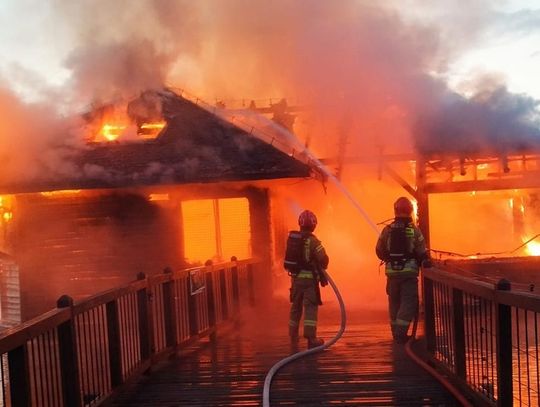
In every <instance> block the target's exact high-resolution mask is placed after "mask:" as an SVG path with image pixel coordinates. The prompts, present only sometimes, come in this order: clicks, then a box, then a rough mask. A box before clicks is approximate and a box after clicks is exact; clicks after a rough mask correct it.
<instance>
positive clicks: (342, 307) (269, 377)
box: [263, 271, 347, 407]
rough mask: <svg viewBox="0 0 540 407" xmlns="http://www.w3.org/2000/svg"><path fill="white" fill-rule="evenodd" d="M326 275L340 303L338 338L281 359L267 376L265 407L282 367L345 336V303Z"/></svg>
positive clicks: (267, 405) (264, 393)
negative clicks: (272, 385)
mask: <svg viewBox="0 0 540 407" xmlns="http://www.w3.org/2000/svg"><path fill="white" fill-rule="evenodd" d="M324 274H325V275H326V278H327V280H328V282H329V283H330V285H331V286H332V289H333V290H334V293H335V294H336V297H337V299H338V302H339V308H340V311H341V326H340V328H339V331H338V332H337V334H336V336H334V337H333V338H332V339H330V340H329V341H328V342H326V343H324V344H323V345H321V346H317V347H316V348H312V349H308V350H304V351H302V352H297V353H295V354H293V355H291V356H288V357H286V358H285V359H281V360H280V361H279V362H277V363H276V364H275V365H274V366H272V368H271V369H270V370H269V371H268V373H267V374H266V378H265V379H264V388H263V407H270V386H271V384H272V378H273V377H274V375H275V374H276V373H277V371H278V370H279V369H281V367H283V366H285V365H286V364H287V363H289V362H292V361H293V360H296V359H299V358H301V357H304V356H307V355H311V354H312V353H315V352H320V351H322V350H324V349H326V348H329V347H330V346H332V345H333V344H334V343H336V342H337V341H338V339H339V338H341V336H342V335H343V332H344V331H345V324H346V321H347V317H346V314H345V304H344V303H343V298H341V294H340V293H339V290H338V288H337V287H336V284H335V283H334V280H332V278H331V277H330V275H329V274H328V273H327V272H326V271H325V272H324Z"/></svg>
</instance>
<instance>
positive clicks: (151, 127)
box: [93, 122, 166, 142]
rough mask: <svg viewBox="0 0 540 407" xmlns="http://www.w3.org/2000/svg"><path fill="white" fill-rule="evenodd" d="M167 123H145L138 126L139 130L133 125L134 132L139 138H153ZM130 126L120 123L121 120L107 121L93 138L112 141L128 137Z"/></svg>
mask: <svg viewBox="0 0 540 407" xmlns="http://www.w3.org/2000/svg"><path fill="white" fill-rule="evenodd" d="M165 124H166V123H165V122H153V123H143V124H141V125H140V127H138V128H137V130H135V126H133V131H132V133H133V134H135V133H136V135H137V137H138V138H141V139H144V140H152V139H155V138H156V137H157V136H158V135H159V134H160V133H161V131H162V130H163V129H164V127H165ZM129 127H130V126H128V125H125V124H120V123H119V122H116V124H112V123H105V124H103V125H102V126H101V129H100V130H99V134H98V135H97V136H95V137H94V139H93V140H94V141H98V142H99V141H105V142H111V141H117V140H120V139H126V138H127V137H128V133H129Z"/></svg>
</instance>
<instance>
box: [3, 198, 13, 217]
mask: <svg viewBox="0 0 540 407" xmlns="http://www.w3.org/2000/svg"><path fill="white" fill-rule="evenodd" d="M12 206H13V205H12V197H11V196H10V195H0V216H1V217H2V220H3V221H4V222H9V221H10V220H12V219H13V211H12Z"/></svg>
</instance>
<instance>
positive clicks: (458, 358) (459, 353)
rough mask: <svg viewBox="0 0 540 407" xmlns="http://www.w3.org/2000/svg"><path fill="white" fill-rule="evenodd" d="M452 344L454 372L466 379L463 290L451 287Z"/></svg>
mask: <svg viewBox="0 0 540 407" xmlns="http://www.w3.org/2000/svg"><path fill="white" fill-rule="evenodd" d="M452 304H453V311H452V312H453V317H454V318H453V321H454V327H453V328H454V329H453V331H454V345H455V363H456V374H457V375H458V377H459V378H461V379H463V380H466V379H467V366H466V357H465V319H464V316H463V291H461V290H458V289H457V288H453V289H452Z"/></svg>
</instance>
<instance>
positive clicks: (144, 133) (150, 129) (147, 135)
mask: <svg viewBox="0 0 540 407" xmlns="http://www.w3.org/2000/svg"><path fill="white" fill-rule="evenodd" d="M164 127H165V122H154V123H143V124H142V125H141V127H140V128H139V131H138V132H137V135H138V136H140V137H141V138H143V139H147V140H148V139H155V138H156V137H157V136H158V135H159V133H160V132H161V130H163V128H164Z"/></svg>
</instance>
